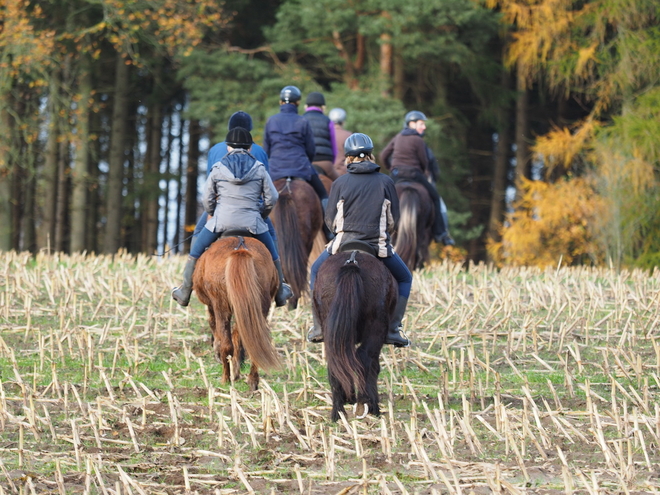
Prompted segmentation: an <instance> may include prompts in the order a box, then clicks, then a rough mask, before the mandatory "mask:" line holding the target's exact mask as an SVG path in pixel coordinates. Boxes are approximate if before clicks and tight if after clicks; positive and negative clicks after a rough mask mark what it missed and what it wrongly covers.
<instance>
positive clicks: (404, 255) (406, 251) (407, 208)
mask: <svg viewBox="0 0 660 495" xmlns="http://www.w3.org/2000/svg"><path fill="white" fill-rule="evenodd" d="M420 209H421V202H420V198H419V194H417V191H415V190H414V189H411V188H406V189H404V190H403V191H402V192H401V194H400V198H399V210H400V212H401V213H400V216H399V225H398V227H397V236H396V244H395V245H394V249H395V250H396V252H397V254H398V255H399V256H400V257H401V259H402V260H403V262H404V263H405V264H406V265H407V266H408V268H411V269H412V268H414V265H415V251H416V249H417V217H418V216H419V211H420Z"/></svg>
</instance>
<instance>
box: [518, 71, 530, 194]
mask: <svg viewBox="0 0 660 495" xmlns="http://www.w3.org/2000/svg"><path fill="white" fill-rule="evenodd" d="M522 74H523V72H522V71H521V70H520V69H519V70H518V72H517V75H516V90H517V92H518V97H517V100H516V174H515V184H516V197H518V196H519V193H520V188H519V184H520V181H521V179H522V178H523V177H529V171H528V168H529V115H528V107H529V89H528V88H527V83H526V81H525V78H524V77H523V75H522Z"/></svg>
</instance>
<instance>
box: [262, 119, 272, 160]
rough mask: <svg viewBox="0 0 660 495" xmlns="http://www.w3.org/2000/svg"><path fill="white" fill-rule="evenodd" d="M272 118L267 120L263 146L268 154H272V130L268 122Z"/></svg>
mask: <svg viewBox="0 0 660 495" xmlns="http://www.w3.org/2000/svg"><path fill="white" fill-rule="evenodd" d="M269 123H270V120H269V121H267V122H266V127H265V128H264V144H263V146H262V148H263V149H264V151H265V152H266V154H267V155H268V156H270V132H269V131H268V124H269Z"/></svg>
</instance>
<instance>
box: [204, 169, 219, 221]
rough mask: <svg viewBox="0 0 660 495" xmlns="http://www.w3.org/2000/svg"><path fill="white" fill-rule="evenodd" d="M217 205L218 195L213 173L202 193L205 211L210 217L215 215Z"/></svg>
mask: <svg viewBox="0 0 660 495" xmlns="http://www.w3.org/2000/svg"><path fill="white" fill-rule="evenodd" d="M217 203H218V193H217V192H216V190H215V181H214V180H213V172H211V175H209V177H208V179H206V182H205V183H204V189H203V192H202V205H203V206H204V211H205V212H206V213H208V214H209V215H213V214H214V213H215V206H216V205H217Z"/></svg>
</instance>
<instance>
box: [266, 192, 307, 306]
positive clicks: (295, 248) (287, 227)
mask: <svg viewBox="0 0 660 495" xmlns="http://www.w3.org/2000/svg"><path fill="white" fill-rule="evenodd" d="M273 214H274V216H275V224H276V225H277V226H278V227H279V231H278V235H277V247H278V248H279V252H280V258H281V259H282V270H283V271H284V275H285V276H286V279H287V282H288V283H289V284H290V285H291V288H292V289H293V293H294V294H298V295H300V294H303V293H305V291H306V290H307V265H306V263H307V257H306V256H305V245H304V244H303V240H302V238H301V236H300V235H299V234H298V231H299V228H298V215H297V214H296V205H295V203H294V201H293V195H292V194H291V193H289V192H282V193H281V194H280V197H279V199H278V200H277V208H275V210H274V212H273Z"/></svg>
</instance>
